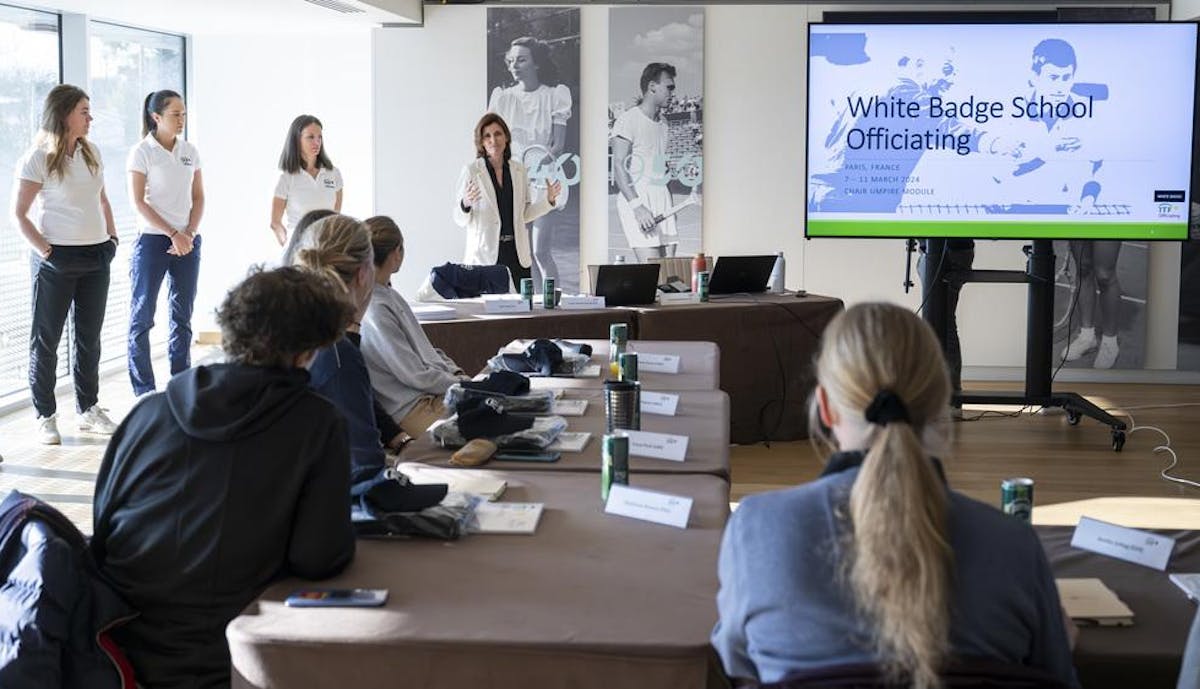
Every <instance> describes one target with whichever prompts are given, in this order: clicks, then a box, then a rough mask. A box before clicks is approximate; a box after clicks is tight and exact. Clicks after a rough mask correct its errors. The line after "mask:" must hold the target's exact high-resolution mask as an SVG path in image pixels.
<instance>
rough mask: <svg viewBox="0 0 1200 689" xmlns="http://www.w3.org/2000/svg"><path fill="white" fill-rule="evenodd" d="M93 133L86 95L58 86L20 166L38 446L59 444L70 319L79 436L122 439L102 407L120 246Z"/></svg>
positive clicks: (18, 204)
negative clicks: (112, 279) (105, 332)
mask: <svg viewBox="0 0 1200 689" xmlns="http://www.w3.org/2000/svg"><path fill="white" fill-rule="evenodd" d="M91 124H92V113H91V100H90V99H89V98H88V95H87V94H86V93H84V91H83V89H80V88H79V87H77V86H71V85H70V84H60V85H58V86H55V87H54V88H52V89H50V93H49V94H47V95H46V103H45V107H43V108H42V124H41V129H40V130H39V131H38V134H37V139H36V140H35V142H34V144H33V147H32V148H30V149H29V150H28V151H26V152H25V154H24V155H23V156H21V159H20V161H19V162H18V163H17V172H16V178H17V179H18V180H20V182H19V184H18V186H17V191H16V194H15V198H14V199H13V217H14V220H15V221H16V225H17V228H18V229H19V230H20V231H21V235H22V236H23V237H24V238H25V241H26V242H28V243H29V246H30V248H32V249H33V251H32V252H31V254H30V257H29V261H30V269H31V272H32V277H33V327H32V332H31V333H30V338H29V388H30V392H31V393H32V394H31V396H32V397H33V407H34V409H35V410H36V411H37V423H38V428H37V439H38V441H39V442H41V443H42V444H44V445H58V444H59V443H61V442H62V436H61V435H60V434H59V431H58V420H57V419H58V414H57V411H58V403H57V401H56V400H55V398H54V386H55V383H56V380H57V369H58V343H59V340H61V339H62V331H63V326H64V325H66V322H67V316H68V315H70V316H71V321H72V324H73V327H72V328H71V331H72V333H73V334H74V342H73V347H72V352H73V354H74V358H75V361H74V362H73V363H72V366H71V370H72V372H73V374H74V378H75V409H76V411H77V412H78V414H79V417H78V426H79V430H81V431H88V432H92V433H101V434H105V435H107V434H111V433H112V432H113V431H114V430H115V429H116V424H114V423H113V422H112V419H110V418H108V415H107V414H106V413H105V411H104V409H102V408H101V407H100V405H99V401H100V333H101V329H102V328H103V326H104V313H105V311H106V309H107V307H108V284H109V264H111V263H112V259H113V256H115V255H116V253H117V244H118V243H119V242H120V239H119V238H118V237H117V226H116V224H115V223H114V222H113V214H112V206H110V205H109V203H108V196H107V195H106V194H105V193H104V164H103V161H101V160H100V150H99V149H98V148H97V147H96V146H94V145H93V144H92V143H91V142H90V141H88V140H87V134H88V130H89V129H90V128H91ZM35 200H36V201H37V206H36V208H35V207H34V201H35ZM31 212H32V214H33V215H32V217H31V215H30V214H31Z"/></svg>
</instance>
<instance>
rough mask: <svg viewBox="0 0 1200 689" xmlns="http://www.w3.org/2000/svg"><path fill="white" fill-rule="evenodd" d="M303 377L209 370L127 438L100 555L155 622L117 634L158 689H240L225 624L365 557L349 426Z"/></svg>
mask: <svg viewBox="0 0 1200 689" xmlns="http://www.w3.org/2000/svg"><path fill="white" fill-rule="evenodd" d="M308 381H309V375H308V372H306V371H304V370H303V369H292V368H288V369H284V368H263V367H257V366H243V365H238V364H218V365H215V366H197V367H195V368H192V369H190V370H188V371H185V372H183V373H180V374H178V375H176V376H175V377H174V378H172V379H171V382H170V383H168V384H167V390H166V392H165V393H161V394H156V395H151V396H150V397H148V398H146V399H145V400H143V401H142V402H141V403H139V404H138V405H137V406H136V407H134V409H133V411H132V412H130V413H129V415H128V416H127V417H126V418H125V421H124V422H122V423H121V425H120V427H118V428H117V431H116V433H114V434H113V436H112V440H111V441H110V442H109V444H108V450H107V451H106V452H105V454H104V461H103V463H102V464H101V466H100V473H99V475H98V476H97V478H96V495H95V501H94V507H93V515H94V523H95V535H94V536H93V537H92V541H91V549H92V554H93V556H94V558H95V560H96V562H97V564H98V565H99V567H100V571H101V573H102V575H103V576H104V578H105V579H106V580H107V581H108V582H109V583H110V584H111V585H112V586H113V587H114V588H115V589H116V590H117V591H118V593H120V594H121V595H122V596H123V597H124V598H125V599H126V600H127V601H128V602H129V603H130V604H131V605H132V606H133V607H134V608H136V609H138V610H140V611H141V613H142V614H141V616H140V617H138V618H136V619H134V620H133V621H132V622H130V623H129V624H128V625H126V626H124V627H121V628H120V629H118V630H116V633H115V635H114V636H115V637H116V641H117V643H118V644H120V646H121V648H122V649H124V651H125V653H126V654H127V655H128V656H129V659H130V661H131V662H132V663H133V667H134V671H135V673H136V675H137V678H138V681H139V682H140V683H141V684H142V685H143V686H146V687H156V688H162V687H210V686H228V685H229V683H230V660H229V646H228V644H227V643H226V641H225V627H226V625H228V624H229V622H230V621H231V620H232V619H233V618H234V617H236V616H237V615H238V613H240V612H241V610H242V609H243V608H244V607H246V606H247V605H248V604H250V603H251V602H253V601H254V599H255V598H256V597H257V596H258V595H259V594H260V593H261V592H262V590H263V589H264V588H265V587H266V586H267V585H268V584H269V583H271V582H272V581H273V580H275V579H277V578H279V577H282V576H289V575H290V576H298V577H303V578H307V579H320V578H324V577H328V576H332V575H334V574H336V573H338V572H339V571H340V570H342V569H343V568H344V567H345V566H346V564H347V563H348V562H349V561H350V559H351V558H352V557H353V555H354V531H353V530H352V529H351V526H350V477H349V474H350V457H349V454H350V453H349V448H348V447H347V443H346V426H345V423H344V422H343V421H342V419H341V417H340V415H338V413H337V411H336V410H335V409H334V407H333V405H332V404H330V403H329V402H328V401H327V400H326V399H324V398H323V397H321V396H320V395H319V394H317V392H316V391H314V390H312V389H311V388H310V387H309V386H308Z"/></svg>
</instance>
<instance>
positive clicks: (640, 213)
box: [633, 206, 658, 234]
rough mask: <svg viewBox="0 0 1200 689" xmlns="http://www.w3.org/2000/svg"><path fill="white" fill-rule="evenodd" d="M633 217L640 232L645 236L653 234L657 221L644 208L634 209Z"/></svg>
mask: <svg viewBox="0 0 1200 689" xmlns="http://www.w3.org/2000/svg"><path fill="white" fill-rule="evenodd" d="M633 217H634V218H636V219H637V223H638V227H640V228H642V232H644V233H646V234H650V233H651V232H653V231H654V227H655V226H656V225H658V219H657V218H655V217H654V214H653V213H651V212H650V210H649V209H647V208H646V207H645V206H638V207H637V208H634V209H633Z"/></svg>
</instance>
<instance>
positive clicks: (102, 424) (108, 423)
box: [79, 404, 117, 435]
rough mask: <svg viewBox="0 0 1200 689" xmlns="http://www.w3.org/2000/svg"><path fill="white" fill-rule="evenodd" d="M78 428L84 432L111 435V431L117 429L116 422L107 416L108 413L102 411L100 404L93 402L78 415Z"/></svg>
mask: <svg viewBox="0 0 1200 689" xmlns="http://www.w3.org/2000/svg"><path fill="white" fill-rule="evenodd" d="M79 430H81V431H84V432H86V433H99V434H100V435H112V434H113V431H115V430H117V424H115V423H113V420H112V419H110V418H108V414H105V413H104V410H103V409H101V408H100V405H98V404H94V405H92V407H91V408H90V409H88V410H87V411H85V412H84V413H82V414H80V415H79Z"/></svg>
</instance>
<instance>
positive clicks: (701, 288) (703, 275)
mask: <svg viewBox="0 0 1200 689" xmlns="http://www.w3.org/2000/svg"><path fill="white" fill-rule="evenodd" d="M696 291H697V292H699V293H700V301H708V271H707V270H702V271H700V272H699V273H696Z"/></svg>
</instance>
